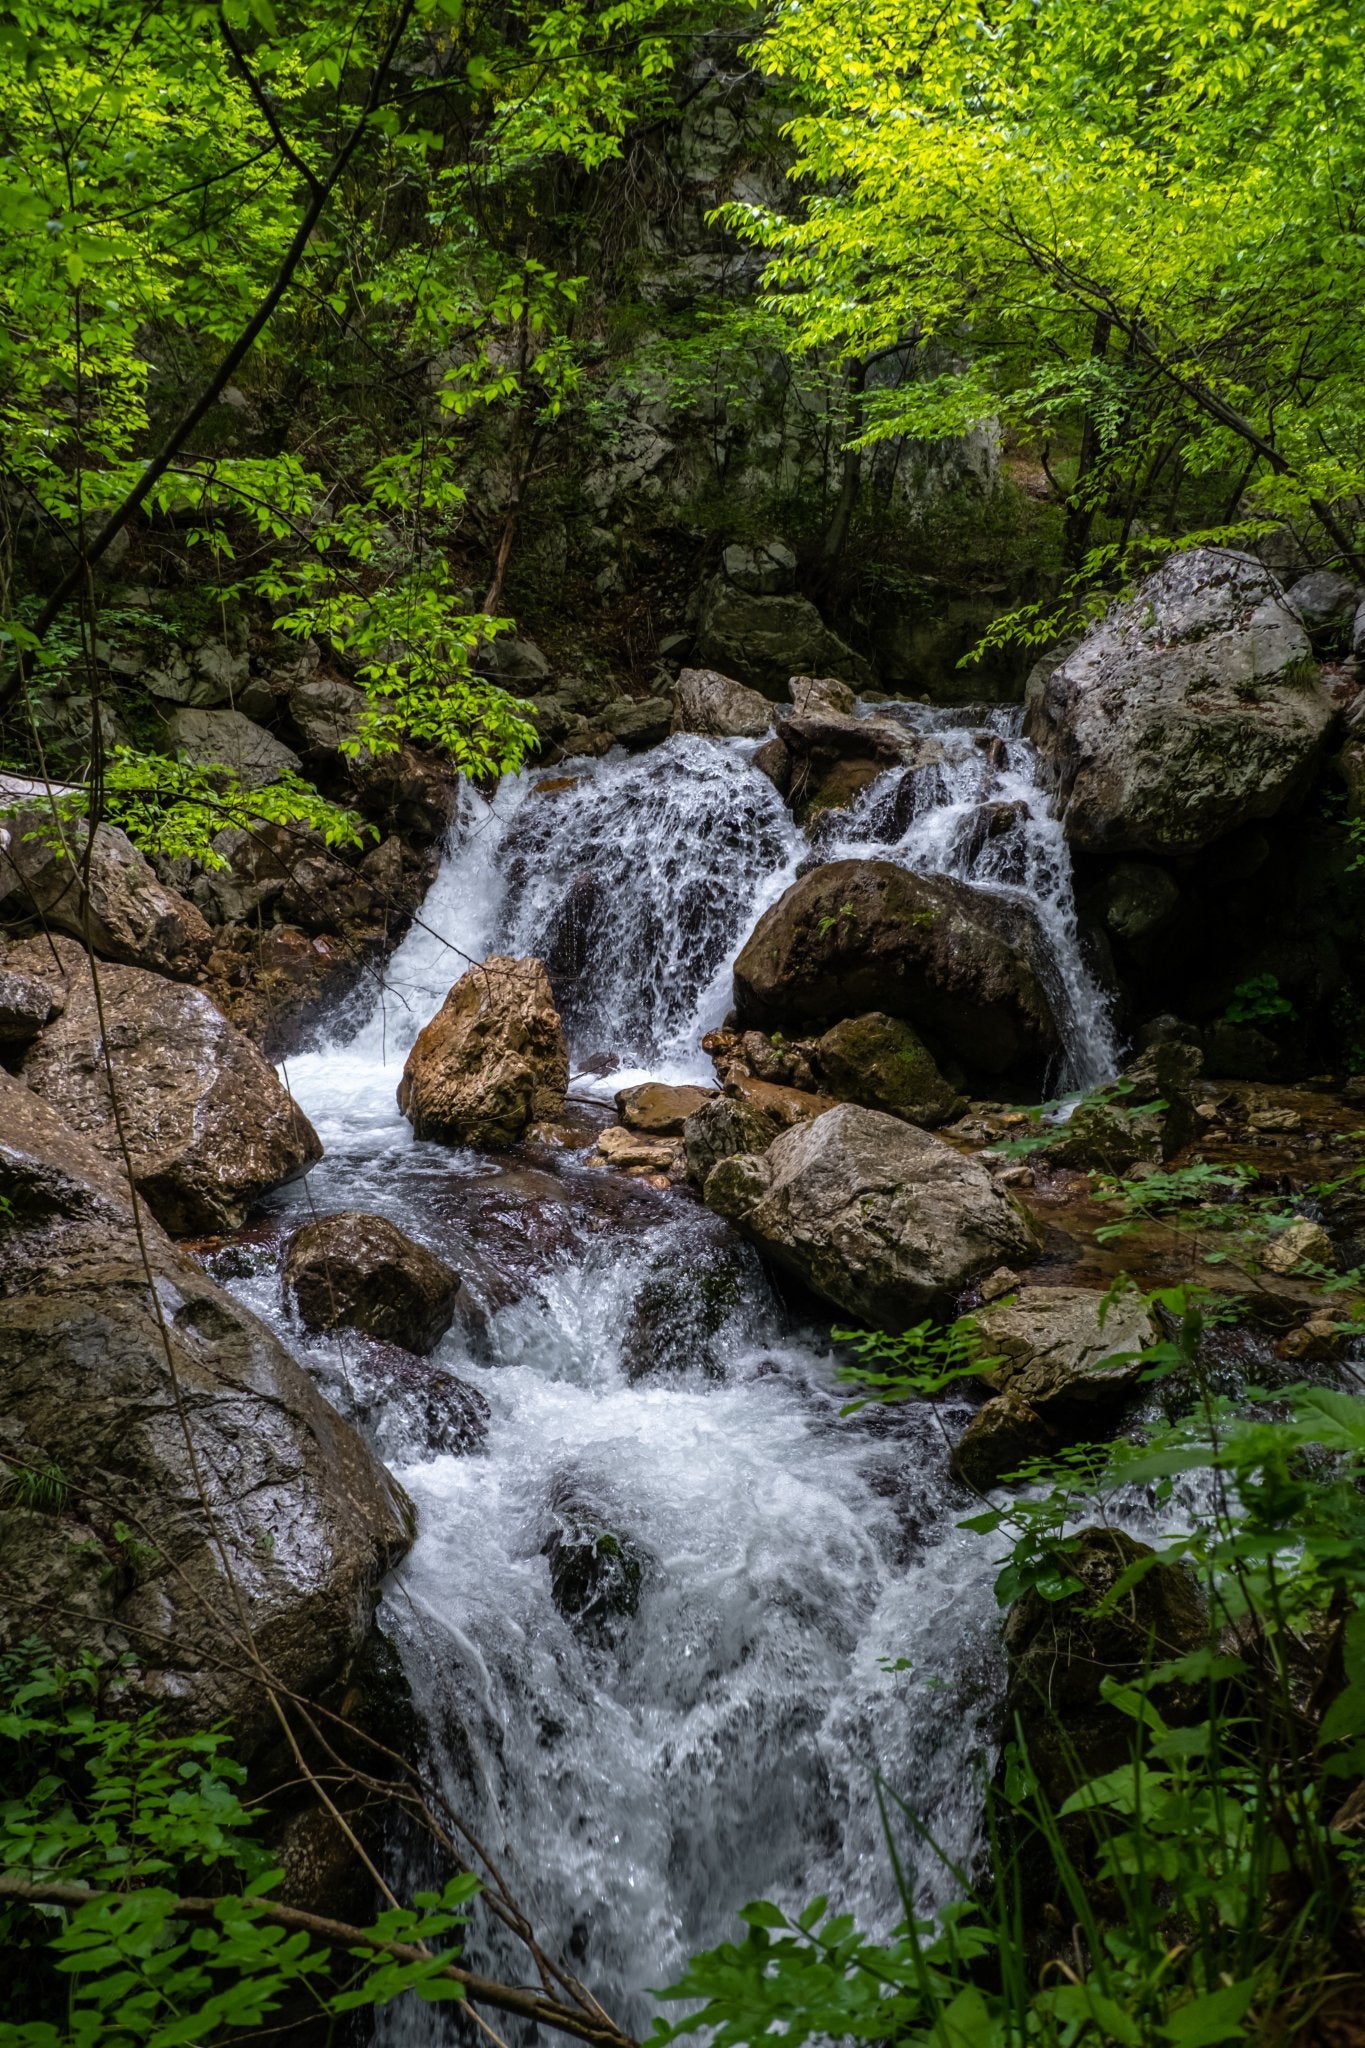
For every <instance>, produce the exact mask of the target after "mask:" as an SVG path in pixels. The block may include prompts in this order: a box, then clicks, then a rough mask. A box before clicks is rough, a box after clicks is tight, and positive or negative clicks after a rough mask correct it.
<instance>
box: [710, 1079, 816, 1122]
mask: <svg viewBox="0 0 1365 2048" xmlns="http://www.w3.org/2000/svg"><path fill="white" fill-rule="evenodd" d="M725 1092H726V1094H727V1095H733V1096H735V1097H737V1098H738V1100H739V1101H741V1102H743V1103H746V1104H747V1105H748V1107H749V1108H750V1109H757V1110H761V1111H762V1113H763V1115H764V1116H768V1117H771V1118H772V1120H773V1122H774V1123H775V1124H776V1125H777V1127H778V1129H779V1130H783V1131H790V1130H792V1129H793V1128H794V1127H795V1126H796V1125H797V1124H804V1123H809V1121H810V1120H811V1118H812V1117H817V1116H823V1115H824V1114H825V1112H826V1110H830V1109H833V1108H834V1097H833V1096H832V1095H817V1094H815V1093H814V1092H813V1091H812V1090H811V1089H809V1088H792V1087H789V1086H787V1085H786V1084H785V1083H783V1082H781V1081H765V1080H762V1079H760V1078H759V1077H758V1076H757V1075H754V1074H736V1075H732V1077H731V1078H730V1079H729V1080H728V1081H727V1082H726V1084H725Z"/></svg>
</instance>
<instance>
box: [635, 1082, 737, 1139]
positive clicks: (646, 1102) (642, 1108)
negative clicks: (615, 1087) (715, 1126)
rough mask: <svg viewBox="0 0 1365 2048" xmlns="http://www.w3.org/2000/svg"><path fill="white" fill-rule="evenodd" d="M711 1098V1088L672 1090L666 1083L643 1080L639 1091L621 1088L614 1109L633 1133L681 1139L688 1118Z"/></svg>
mask: <svg viewBox="0 0 1365 2048" xmlns="http://www.w3.org/2000/svg"><path fill="white" fill-rule="evenodd" d="M714 1095H715V1090H714V1089H713V1088H693V1087H689V1086H686V1085H684V1086H682V1087H676V1088H675V1087H670V1086H669V1084H668V1083H667V1082H665V1081H645V1082H644V1083H642V1085H641V1086H640V1087H638V1088H623V1089H622V1090H621V1092H620V1094H619V1095H618V1096H617V1098H616V1110H617V1114H618V1115H619V1116H620V1118H621V1120H622V1122H623V1123H624V1124H626V1125H627V1126H628V1128H629V1129H631V1130H632V1131H643V1132H644V1133H645V1134H646V1135H647V1136H649V1137H655V1138H680V1137H681V1136H682V1134H683V1125H684V1124H685V1123H686V1121H687V1119H688V1118H689V1117H690V1116H694V1115H695V1114H696V1112H697V1111H698V1110H699V1109H700V1108H701V1107H702V1105H703V1104H704V1103H707V1102H710V1101H711V1100H712V1098H713V1097H714Z"/></svg>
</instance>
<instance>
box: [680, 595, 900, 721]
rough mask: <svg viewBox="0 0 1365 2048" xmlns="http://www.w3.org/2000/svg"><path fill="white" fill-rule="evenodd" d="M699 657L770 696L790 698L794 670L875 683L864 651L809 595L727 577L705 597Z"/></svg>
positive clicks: (708, 665)
mask: <svg viewBox="0 0 1365 2048" xmlns="http://www.w3.org/2000/svg"><path fill="white" fill-rule="evenodd" d="M697 658H698V661H699V663H700V665H701V666H702V667H704V668H714V669H719V670H720V672H721V674H722V675H727V676H736V677H738V679H739V681H740V682H742V683H747V684H748V685H749V686H750V688H751V689H755V690H761V691H762V692H763V695H764V696H765V697H773V698H782V697H784V696H785V695H786V692H787V681H788V678H789V677H790V676H794V675H812V676H819V675H834V676H839V677H841V678H842V679H843V680H844V681H845V682H851V683H856V684H858V685H859V687H860V688H870V687H871V685H872V682H873V675H872V670H871V669H870V668H869V666H868V664H867V663H866V662H865V661H864V660H863V658H862V656H861V655H860V654H855V653H854V652H853V649H852V648H851V647H849V646H848V645H847V644H846V643H845V642H844V641H843V640H841V639H840V638H839V636H838V634H837V633H832V632H831V631H830V629H829V627H828V626H827V625H826V624H825V622H824V620H823V619H822V618H821V616H820V614H819V612H818V611H817V610H816V609H815V606H814V605H813V604H812V603H811V601H810V599H809V598H806V597H795V596H786V597H758V596H754V595H753V594H752V593H750V592H749V591H745V590H740V589H738V588H737V587H736V585H735V584H733V583H731V582H730V581H729V580H728V579H727V578H726V577H724V576H717V577H714V578H713V579H712V581H711V582H710V583H708V585H707V586H706V590H705V593H704V595H703V597H702V609H701V621H700V624H699V627H698V630H697Z"/></svg>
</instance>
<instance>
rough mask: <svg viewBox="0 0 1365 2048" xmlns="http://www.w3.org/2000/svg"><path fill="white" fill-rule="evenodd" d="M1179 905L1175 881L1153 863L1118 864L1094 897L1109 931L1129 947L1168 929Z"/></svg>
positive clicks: (1130, 861) (1133, 861)
mask: <svg viewBox="0 0 1365 2048" xmlns="http://www.w3.org/2000/svg"><path fill="white" fill-rule="evenodd" d="M1179 904H1180V887H1179V884H1178V883H1177V882H1176V880H1175V877H1174V876H1173V875H1171V874H1169V873H1168V872H1167V870H1166V869H1165V868H1158V867H1154V866H1153V865H1152V863H1151V862H1150V861H1137V860H1121V861H1119V862H1117V863H1116V865H1115V866H1114V867H1112V868H1111V869H1110V870H1109V873H1108V874H1107V875H1106V876H1105V878H1104V880H1103V882H1102V883H1101V884H1100V886H1099V888H1098V889H1097V890H1096V892H1095V897H1094V909H1095V911H1096V913H1097V914H1098V916H1099V917H1100V918H1101V919H1102V920H1103V923H1104V925H1105V928H1106V930H1108V931H1109V932H1110V933H1112V935H1113V936H1114V938H1116V939H1117V940H1119V942H1120V943H1121V944H1124V945H1130V946H1131V945H1133V944H1136V943H1139V942H1140V941H1142V940H1143V939H1146V938H1147V937H1148V936H1149V935H1150V934H1152V933H1154V932H1159V931H1160V930H1162V928H1163V927H1164V926H1166V925H1168V924H1169V923H1170V922H1171V919H1172V918H1173V917H1174V916H1175V913H1176V910H1177V909H1178V907H1179Z"/></svg>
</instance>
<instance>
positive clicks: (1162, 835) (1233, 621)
mask: <svg viewBox="0 0 1365 2048" xmlns="http://www.w3.org/2000/svg"><path fill="white" fill-rule="evenodd" d="M1332 715H1333V714H1332V707H1331V705H1330V703H1329V702H1328V699H1327V697H1326V695H1325V694H1324V692H1323V690H1322V688H1321V686H1320V684H1319V682H1318V680H1317V672H1316V669H1315V667H1314V663H1313V656H1312V649H1311V647H1310V644H1309V638H1308V634H1307V632H1306V631H1305V630H1304V625H1303V622H1302V620H1301V619H1300V617H1299V615H1298V613H1297V612H1296V611H1295V610H1294V609H1293V607H1292V606H1291V605H1290V604H1289V603H1288V602H1287V601H1286V599H1285V596H1284V593H1283V592H1282V591H1281V589H1280V587H1279V585H1278V584H1277V583H1276V581H1275V579H1274V577H1273V576H1271V575H1270V573H1269V571H1268V570H1266V569H1264V568H1262V566H1261V564H1260V563H1259V562H1257V561H1255V560H1254V559H1253V558H1252V557H1251V556H1250V555H1241V554H1233V553H1224V552H1223V551H1222V550H1220V549H1215V548H1194V549H1191V550H1190V551H1189V552H1188V553H1187V554H1183V555H1177V556H1175V557H1174V559H1173V560H1171V561H1169V562H1167V563H1166V564H1165V566H1164V567H1163V568H1161V569H1158V570H1157V572H1156V574H1155V575H1154V576H1149V577H1148V578H1147V580H1146V582H1145V583H1143V584H1142V585H1141V586H1140V587H1139V589H1138V590H1137V591H1136V592H1135V593H1134V595H1133V596H1132V597H1131V598H1129V599H1128V600H1127V601H1126V602H1125V603H1123V604H1117V605H1115V606H1114V608H1113V609H1112V611H1110V612H1109V613H1108V614H1107V615H1106V617H1105V618H1104V619H1102V620H1101V621H1100V623H1099V624H1098V625H1097V626H1095V627H1093V628H1092V630H1091V631H1090V632H1089V633H1087V634H1086V636H1085V638H1084V639H1083V640H1082V641H1081V644H1080V645H1079V647H1077V648H1076V649H1075V651H1074V652H1073V653H1072V654H1070V655H1068V657H1067V659H1066V660H1065V661H1063V662H1060V663H1059V664H1058V665H1057V666H1056V667H1055V668H1054V669H1053V670H1052V671H1051V673H1050V674H1048V673H1046V672H1044V673H1042V674H1039V673H1038V672H1037V671H1035V677H1034V678H1033V679H1031V682H1030V689H1029V695H1028V700H1027V710H1026V714H1025V727H1024V729H1025V732H1026V733H1027V735H1028V737H1029V738H1030V739H1031V740H1032V741H1033V742H1034V744H1035V746H1036V747H1037V748H1038V749H1039V751H1040V753H1041V754H1042V755H1043V757H1044V760H1045V761H1046V763H1047V764H1048V766H1049V768H1050V770H1051V773H1052V775H1053V776H1054V778H1055V780H1056V784H1057V792H1058V799H1059V801H1060V803H1061V806H1062V817H1063V823H1064V825H1065V829H1066V834H1067V837H1068V839H1070V840H1071V842H1072V843H1073V845H1076V846H1081V847H1086V848H1091V849H1095V850H1103V851H1105V852H1111V853H1120V852H1131V853H1142V852H1147V853H1167V854H1192V853H1198V852H1199V851H1200V850H1201V849H1202V848H1203V847H1206V846H1208V845H1209V844H1211V842H1212V841H1214V840H1215V839H1220V838H1222V837H1223V835H1224V834H1225V833H1228V832H1232V831H1235V830H1236V829H1237V827H1238V826H1239V825H1245V824H1248V823H1250V822H1251V821H1253V820H1255V819H1258V818H1270V817H1273V816H1274V815H1275V813H1276V812H1277V811H1279V810H1281V809H1282V808H1283V807H1284V805H1285V804H1287V803H1288V802H1290V801H1291V800H1292V799H1293V798H1295V797H1296V796H1298V795H1299V793H1300V792H1301V791H1302V790H1303V789H1304V787H1305V785H1306V784H1307V781H1308V779H1309V777H1310V775H1311V773H1312V770H1313V766H1314V764H1315V762H1316V760H1317V758H1318V755H1319V753H1320V752H1321V750H1322V745H1323V742H1324V740H1325V738H1326V735H1327V732H1328V728H1329V727H1330V725H1331V722H1332Z"/></svg>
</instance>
